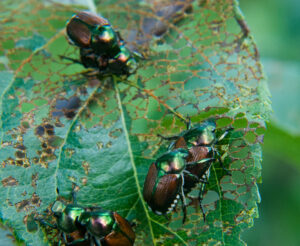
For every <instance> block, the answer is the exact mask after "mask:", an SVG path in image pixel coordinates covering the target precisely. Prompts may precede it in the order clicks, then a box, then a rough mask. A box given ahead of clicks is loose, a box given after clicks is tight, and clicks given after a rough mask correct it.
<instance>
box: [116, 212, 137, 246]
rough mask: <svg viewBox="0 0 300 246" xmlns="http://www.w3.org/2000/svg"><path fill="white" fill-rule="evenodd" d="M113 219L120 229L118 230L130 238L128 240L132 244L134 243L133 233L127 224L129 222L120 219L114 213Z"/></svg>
mask: <svg viewBox="0 0 300 246" xmlns="http://www.w3.org/2000/svg"><path fill="white" fill-rule="evenodd" d="M114 217H115V220H116V222H117V224H118V226H119V228H120V230H121V231H122V232H123V233H124V234H126V235H127V237H128V238H130V240H131V241H132V242H134V240H135V233H134V231H133V230H132V228H131V225H130V224H129V222H128V221H127V220H126V219H124V218H123V217H121V216H120V215H119V214H118V213H116V212H114Z"/></svg>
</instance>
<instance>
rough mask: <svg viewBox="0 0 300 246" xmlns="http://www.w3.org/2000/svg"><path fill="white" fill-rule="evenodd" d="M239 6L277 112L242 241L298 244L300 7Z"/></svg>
mask: <svg viewBox="0 0 300 246" xmlns="http://www.w3.org/2000/svg"><path fill="white" fill-rule="evenodd" d="M240 3H241V8H242V10H243V12H244V13H245V16H246V19H247V21H248V24H249V26H250V28H251V31H252V33H253V35H254V37H255V40H256V41H257V44H258V47H259V50H260V54H261V58H262V63H263V64H264V68H265V72H266V74H267V77H268V81H269V87H270V91H271V94H272V107H273V109H274V114H273V115H272V118H271V122H270V123H269V124H268V125H267V129H268V130H267V132H266V135H265V139H264V145H263V167H264V168H263V173H262V177H263V184H262V185H261V187H260V192H261V197H262V202H261V205H260V219H259V220H257V221H256V222H255V227H253V228H252V229H251V230H249V231H246V232H245V233H244V234H243V238H244V239H245V241H246V242H247V243H248V245H255V246H256V245H276V246H279V245H299V244H300V238H299V230H298V228H299V227H300V223H299V219H298V218H299V217H300V209H299V208H300V195H299V192H298V189H299V185H300V184H299V181H300V156H299V149H300V127H299V125H300V118H299V116H300V103H299V93H300V83H299V82H300V72H299V71H300V53H299V48H298V47H299V41H300V16H299V11H300V4H299V2H298V1H294V0H288V1H277V0H275V1H269V0H264V1H246V0H241V1H240Z"/></svg>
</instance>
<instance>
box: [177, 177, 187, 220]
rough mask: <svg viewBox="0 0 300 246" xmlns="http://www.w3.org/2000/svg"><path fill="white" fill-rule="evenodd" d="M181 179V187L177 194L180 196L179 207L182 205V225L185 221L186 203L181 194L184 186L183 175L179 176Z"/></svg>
mask: <svg viewBox="0 0 300 246" xmlns="http://www.w3.org/2000/svg"><path fill="white" fill-rule="evenodd" d="M181 177H182V185H181V192H180V193H179V196H180V200H181V205H182V212H183V218H182V224H184V222H185V221H186V214H187V212H186V201H185V195H184V192H183V186H184V177H183V175H181Z"/></svg>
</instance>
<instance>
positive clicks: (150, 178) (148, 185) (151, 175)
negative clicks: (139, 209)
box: [143, 163, 157, 204]
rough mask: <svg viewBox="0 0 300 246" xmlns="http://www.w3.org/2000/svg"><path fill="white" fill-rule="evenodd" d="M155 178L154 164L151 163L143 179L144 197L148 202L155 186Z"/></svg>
mask: <svg viewBox="0 0 300 246" xmlns="http://www.w3.org/2000/svg"><path fill="white" fill-rule="evenodd" d="M156 179H157V169H156V166H155V164H154V163H153V164H152V165H151V166H150V168H149V171H148V174H147V177H146V179H145V183H144V191H143V196H144V199H145V201H146V202H147V203H148V204H149V202H150V201H151V198H152V192H153V189H154V186H155V181H156Z"/></svg>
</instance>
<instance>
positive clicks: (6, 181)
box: [1, 176, 19, 187]
mask: <svg viewBox="0 0 300 246" xmlns="http://www.w3.org/2000/svg"><path fill="white" fill-rule="evenodd" d="M1 182H2V185H3V186H4V187H6V186H16V185H18V184H19V182H18V180H16V179H15V178H13V177H12V176H9V177H7V178H5V179H2V181H1Z"/></svg>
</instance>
